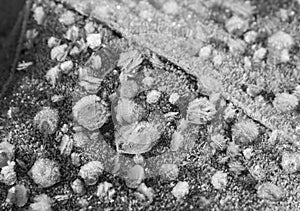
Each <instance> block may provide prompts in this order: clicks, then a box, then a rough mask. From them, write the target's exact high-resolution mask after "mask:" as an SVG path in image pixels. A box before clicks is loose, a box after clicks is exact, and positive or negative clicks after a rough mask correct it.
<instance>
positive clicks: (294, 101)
mask: <svg viewBox="0 0 300 211" xmlns="http://www.w3.org/2000/svg"><path fill="white" fill-rule="evenodd" d="M298 103H299V100H298V98H297V97H296V96H294V95H291V94H288V93H281V94H277V95H276V97H275V99H274V101H273V105H274V107H275V108H276V109H277V110H278V111H280V112H288V111H292V110H294V109H295V108H296V107H297V105H298Z"/></svg>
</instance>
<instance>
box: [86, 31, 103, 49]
mask: <svg viewBox="0 0 300 211" xmlns="http://www.w3.org/2000/svg"><path fill="white" fill-rule="evenodd" d="M86 42H87V44H88V46H89V47H90V48H91V49H96V48H99V47H100V46H101V43H102V35H101V34H88V35H87V37H86Z"/></svg>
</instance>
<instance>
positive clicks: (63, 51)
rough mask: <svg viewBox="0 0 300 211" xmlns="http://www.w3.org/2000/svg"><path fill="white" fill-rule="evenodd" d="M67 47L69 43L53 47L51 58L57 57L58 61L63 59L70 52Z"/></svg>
mask: <svg viewBox="0 0 300 211" xmlns="http://www.w3.org/2000/svg"><path fill="white" fill-rule="evenodd" d="M67 48H68V45H67V44H63V45H59V46H55V47H54V48H52V50H51V52H50V56H51V59H52V60H55V59H56V60H57V61H63V60H64V59H65V58H66V56H67V54H68V52H67Z"/></svg>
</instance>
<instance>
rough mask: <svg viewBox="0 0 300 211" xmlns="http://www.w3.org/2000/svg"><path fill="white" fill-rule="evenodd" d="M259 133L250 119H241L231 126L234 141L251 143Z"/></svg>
mask: <svg viewBox="0 0 300 211" xmlns="http://www.w3.org/2000/svg"><path fill="white" fill-rule="evenodd" d="M258 135H259V131H258V127H257V125H256V124H255V123H254V122H253V121H251V120H243V121H240V122H238V123H236V124H235V125H234V126H233V128H232V137H233V140H234V141H235V143H237V144H238V143H242V144H248V143H252V142H253V141H254V140H255V139H256V138H257V137H258Z"/></svg>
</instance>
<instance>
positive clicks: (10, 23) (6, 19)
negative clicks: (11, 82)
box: [0, 0, 25, 93]
mask: <svg viewBox="0 0 300 211" xmlns="http://www.w3.org/2000/svg"><path fill="white" fill-rule="evenodd" d="M24 3H25V0H0V93H1V91H2V86H3V84H4V83H5V81H7V79H8V77H9V72H10V67H11V64H12V61H13V59H14V54H15V48H16V45H17V40H18V35H19V31H20V25H17V26H16V27H15V29H16V30H13V28H14V26H15V25H16V22H17V19H18V16H19V15H21V14H20V13H19V12H20V11H21V10H22V8H23V6H24Z"/></svg>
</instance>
